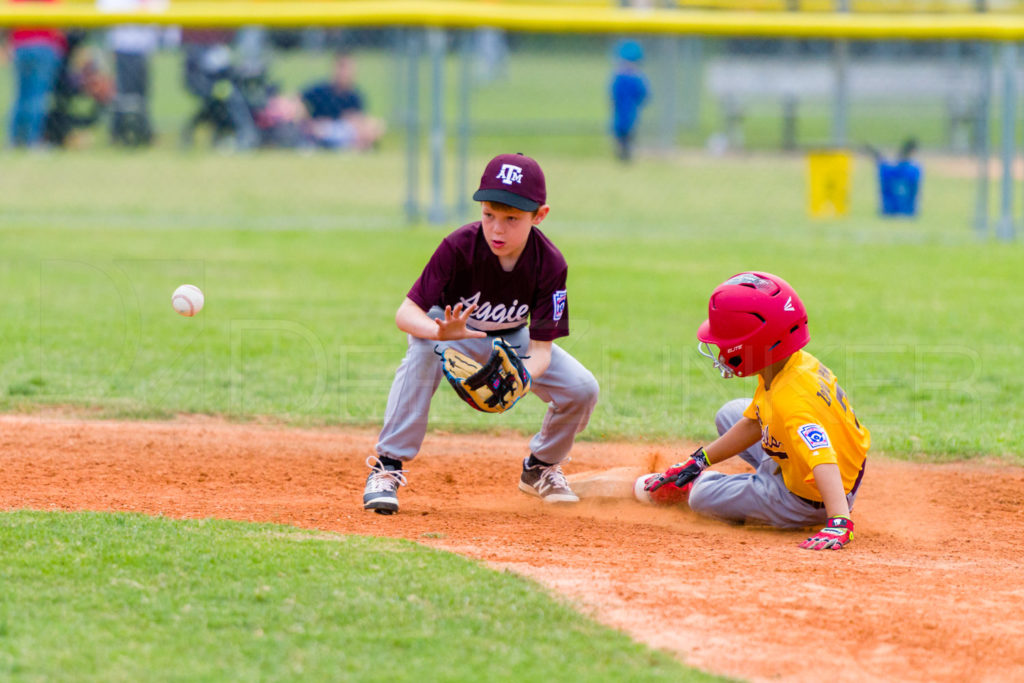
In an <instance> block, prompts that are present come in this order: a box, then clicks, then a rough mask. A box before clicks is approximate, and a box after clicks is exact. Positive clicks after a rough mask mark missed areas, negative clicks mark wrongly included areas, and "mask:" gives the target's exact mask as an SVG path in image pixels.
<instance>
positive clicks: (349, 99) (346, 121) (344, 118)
mask: <svg viewBox="0 0 1024 683" xmlns="http://www.w3.org/2000/svg"><path fill="white" fill-rule="evenodd" d="M355 80H356V67H355V60H354V59H353V58H352V56H351V55H350V54H347V53H339V54H338V55H337V56H336V57H335V59H334V73H333V74H332V77H331V80H329V81H324V82H321V83H317V84H314V85H312V86H310V87H309V88H307V89H306V90H305V91H303V93H302V101H303V103H304V104H305V105H306V109H307V111H308V112H309V117H310V121H309V134H310V136H311V137H312V139H313V141H314V142H315V143H316V144H317V145H318V146H320V147H326V148H329V149H348V148H353V149H360V150H365V149H370V148H371V147H373V146H375V145H376V144H377V141H378V140H379V139H380V137H381V136H382V135H383V134H384V122H383V121H381V120H379V119H376V118H374V117H371V116H368V115H367V114H366V112H365V111H364V106H363V97H362V95H361V94H360V92H359V90H358V89H357V88H356V82H355Z"/></svg>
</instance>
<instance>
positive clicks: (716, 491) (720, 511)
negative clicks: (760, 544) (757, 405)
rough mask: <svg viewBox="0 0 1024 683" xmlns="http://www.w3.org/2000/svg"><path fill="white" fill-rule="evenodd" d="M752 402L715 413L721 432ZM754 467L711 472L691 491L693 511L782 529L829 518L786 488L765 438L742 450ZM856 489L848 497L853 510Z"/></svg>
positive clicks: (738, 401) (738, 402)
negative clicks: (746, 471) (764, 445)
mask: <svg viewBox="0 0 1024 683" xmlns="http://www.w3.org/2000/svg"><path fill="white" fill-rule="evenodd" d="M749 405H750V400H749V399H745V398H737V399H734V400H732V401H729V402H728V403H726V404H725V405H724V406H722V408H721V409H720V410H719V411H718V414H717V415H715V426H716V427H717V428H718V433H719V435H721V434H725V433H726V432H727V431H729V428H730V427H732V426H733V425H734V424H736V423H737V422H739V421H740V420H741V419H742V418H743V411H744V410H746V408H747V406H749ZM739 456H740V457H741V458H743V459H744V460H745V461H746V462H748V463H749V464H750V465H751V466H752V467H753V468H754V470H755V471H754V473H753V474H723V473H722V472H715V471H713V470H706V471H705V472H704V473H703V474H701V475H700V477H698V478H697V480H696V481H695V482H694V484H693V489H692V490H691V491H690V499H689V504H690V509H691V510H693V511H694V512H696V513H699V514H701V515H706V516H708V517H714V518H716V519H721V520H724V521H726V522H734V523H743V522H759V523H761V524H768V525H771V526H774V527H778V528H781V529H798V528H802V527H806V526H816V525H819V524H823V523H825V522H826V521H827V520H828V515H827V514H826V513H825V508H824V507H821V508H817V507H815V506H814V505H812V504H810V503H808V502H806V501H804V500H803V499H801V498H798V497H797V496H796V495H794V494H793V493H792V492H790V490H789V489H787V488H786V484H785V482H784V481H783V480H782V473H781V472H780V471H779V466H778V465H777V464H776V463H775V461H774V460H772V459H771V457H770V456H769V455H768V454H767V453H765V452H764V449H763V448H761V444H760V442H758V443H756V444H754V445H753V446H751V447H750V448H748V449H747V450H745V451H743V452H742V453H740V454H739ZM856 497H857V492H856V491H854V492H852V493H850V494H848V495H847V496H846V501H847V502H848V503H849V505H850V509H851V510H852V509H853V501H854V499H855V498H856Z"/></svg>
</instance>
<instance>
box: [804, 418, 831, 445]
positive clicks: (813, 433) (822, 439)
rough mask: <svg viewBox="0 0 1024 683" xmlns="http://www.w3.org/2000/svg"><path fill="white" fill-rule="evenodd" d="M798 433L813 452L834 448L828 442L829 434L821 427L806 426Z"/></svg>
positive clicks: (811, 424) (812, 424)
mask: <svg viewBox="0 0 1024 683" xmlns="http://www.w3.org/2000/svg"><path fill="white" fill-rule="evenodd" d="M796 431H797V433H798V434H799V435H800V438H801V439H803V440H804V443H805V444H807V447H808V448H810V449H811V450H812V451H816V450H818V449H821V448H831V447H832V444H830V443H829V441H828V432H826V431H825V428H824V427H822V426H821V425H816V424H814V423H810V424H805V425H803V426H802V427H800V428H799V429H797V430H796Z"/></svg>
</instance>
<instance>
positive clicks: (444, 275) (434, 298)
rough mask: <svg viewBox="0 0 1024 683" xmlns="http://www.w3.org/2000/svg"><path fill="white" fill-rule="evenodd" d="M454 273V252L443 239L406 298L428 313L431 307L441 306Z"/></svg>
mask: <svg viewBox="0 0 1024 683" xmlns="http://www.w3.org/2000/svg"><path fill="white" fill-rule="evenodd" d="M454 272H455V250H454V248H453V247H452V245H451V244H450V243H449V242H448V240H447V239H445V240H444V241H443V242H441V244H440V245H438V247H437V249H435V250H434V254H433V255H432V256H431V257H430V260H429V261H427V265H426V266H424V268H423V272H422V273H420V276H419V278H417V280H416V282H414V283H413V285H412V289H410V290H409V293H408V294H407V295H406V296H408V297H409V298H410V299H411V300H412V301H413V302H414V303H415V304H416V305H417V306H419V307H420V308H421V309H423V310H424V311H429V310H430V309H431V308H432V307H433V306H437V305H440V304H441V297H442V295H443V293H444V290H445V287H447V286H448V283H449V282H451V279H452V274H453V273H454Z"/></svg>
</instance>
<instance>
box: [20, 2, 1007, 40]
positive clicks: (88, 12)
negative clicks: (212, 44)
mask: <svg viewBox="0 0 1024 683" xmlns="http://www.w3.org/2000/svg"><path fill="white" fill-rule="evenodd" d="M120 23H152V24H163V25H176V26H187V27H235V26H246V25H253V24H260V25H264V26H275V27H288V26H293V27H294V26H350V27H358V26H412V27H447V28H475V27H480V26H490V27H495V28H504V29H507V30H510V31H529V32H539V33H649V34H677V35H700V36H733V37H765V38H775V37H797V38H826V39H827V38H849V39H909V40H944V39H945V40H994V41H1017V40H1022V39H1024V16H1017V15H1006V14H1001V15H987V14H917V15H892V14H816V13H798V12H786V13H758V12H736V11H714V10H694V11H684V10H674V9H645V10H636V9H628V8H613V7H574V6H564V5H539V4H534V5H526V4H515V5H505V4H500V3H467V2H452V1H450V0H449V1H436V2H414V1H410V0H394V1H390V2H389V1H387V0H384V1H370V0H351V1H348V2H338V1H336V0H335V1H333V2H310V1H308V0H304V1H303V0H300V1H296V2H282V1H281V0H267V1H265V2H237V1H230V0H225V1H223V2H209V1H208V2H198V1H197V2H187V3H180V4H174V3H172V4H171V5H170V6H169V7H167V8H166V9H164V10H162V11H158V12H153V11H150V12H141V13H140V12H111V13H100V12H98V11H97V10H96V9H95V8H94V7H91V6H85V5H70V4H68V5H61V4H53V5H51V4H43V3H8V4H3V5H0V27H5V26H8V27H10V26H28V25H32V26H79V27H83V28H88V27H101V26H109V25H112V24H120Z"/></svg>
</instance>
